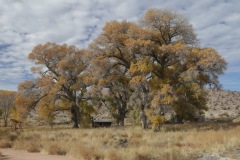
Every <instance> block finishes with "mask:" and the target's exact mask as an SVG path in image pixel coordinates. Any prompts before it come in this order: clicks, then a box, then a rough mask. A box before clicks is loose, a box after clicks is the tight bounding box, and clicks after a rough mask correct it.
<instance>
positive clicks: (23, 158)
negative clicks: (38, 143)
mask: <svg viewBox="0 0 240 160" xmlns="http://www.w3.org/2000/svg"><path fill="white" fill-rule="evenodd" d="M0 152H1V153H2V155H3V157H2V159H1V158H0V160H76V159H74V158H72V157H68V156H57V155H46V154H41V153H29V152H27V151H20V150H14V149H0Z"/></svg>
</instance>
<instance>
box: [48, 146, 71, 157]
mask: <svg viewBox="0 0 240 160" xmlns="http://www.w3.org/2000/svg"><path fill="white" fill-rule="evenodd" d="M48 154H50V155H66V154H67V152H66V151H65V150H63V149H62V148H61V147H59V146H58V145H56V144H55V145H51V146H50V147H49V149H48Z"/></svg>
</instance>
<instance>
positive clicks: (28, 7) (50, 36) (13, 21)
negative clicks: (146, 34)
mask: <svg viewBox="0 0 240 160" xmlns="http://www.w3.org/2000/svg"><path fill="white" fill-rule="evenodd" d="M239 7H240V1H239V0H201V1H193V0H181V1H180V0H168V1H166V0H141V1H139V0H121V1H119V0H41V1H34V0H0V89H8V90H17V85H18V83H19V82H22V81H24V80H26V79H32V78H33V76H32V75H31V72H30V68H31V66H32V63H31V62H29V61H28V60H27V55H28V54H29V53H30V52H31V50H32V48H33V47H34V46H35V45H37V44H40V43H45V42H48V41H50V42H57V43H60V44H61V43H67V44H71V45H72V44H73V45H76V46H78V47H80V48H83V47H87V45H88V44H89V42H90V41H91V40H92V39H94V38H95V37H96V36H97V35H98V34H99V33H100V32H101V29H102V27H103V26H104V24H105V23H106V22H108V21H111V20H123V19H127V20H129V21H134V22H137V21H138V19H139V18H140V17H142V16H143V14H144V13H145V11H146V10H147V9H149V8H167V9H172V10H175V11H177V12H179V13H181V14H184V15H185V16H186V17H188V18H189V21H190V23H191V24H192V25H193V28H194V30H195V32H196V34H197V35H198V38H199V39H200V42H201V43H200V44H201V47H212V48H214V49H216V50H217V51H218V52H219V54H220V55H222V56H223V57H224V58H225V59H226V60H227V62H228V70H227V71H226V73H225V75H223V76H221V77H220V82H221V83H222V85H223V89H226V90H233V91H240V81H239V80H240V63H239V61H240V54H239V48H240V45H239V42H240V29H239V27H240V10H239Z"/></svg>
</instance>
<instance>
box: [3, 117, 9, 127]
mask: <svg viewBox="0 0 240 160" xmlns="http://www.w3.org/2000/svg"><path fill="white" fill-rule="evenodd" d="M3 122H4V125H3V126H4V127H7V126H8V116H5V115H4V116H3Z"/></svg>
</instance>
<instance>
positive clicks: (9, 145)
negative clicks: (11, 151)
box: [0, 139, 12, 148]
mask: <svg viewBox="0 0 240 160" xmlns="http://www.w3.org/2000/svg"><path fill="white" fill-rule="evenodd" d="M0 148H12V143H11V142H8V141H7V140H4V139H2V140H1V141H0Z"/></svg>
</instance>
